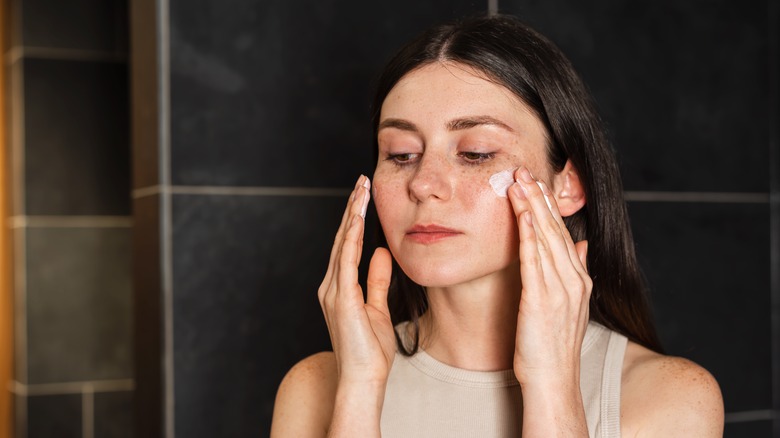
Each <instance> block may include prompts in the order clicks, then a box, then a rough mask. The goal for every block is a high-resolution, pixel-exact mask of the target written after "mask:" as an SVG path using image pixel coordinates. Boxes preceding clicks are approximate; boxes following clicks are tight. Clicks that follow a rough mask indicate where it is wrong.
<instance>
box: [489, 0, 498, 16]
mask: <svg viewBox="0 0 780 438" xmlns="http://www.w3.org/2000/svg"><path fill="white" fill-rule="evenodd" d="M487 11H488V16H493V15H496V14H498V0H488V7H487Z"/></svg>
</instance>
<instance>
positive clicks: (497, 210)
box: [466, 176, 519, 255]
mask: <svg viewBox="0 0 780 438" xmlns="http://www.w3.org/2000/svg"><path fill="white" fill-rule="evenodd" d="M488 178H489V177H488V176H485V178H483V180H482V181H480V182H479V183H478V184H474V185H473V186H472V187H473V190H471V191H470V192H469V193H467V194H466V196H467V200H466V204H468V205H469V206H470V207H469V209H470V210H471V214H470V215H469V216H470V217H471V220H472V221H473V223H472V226H474V228H475V229H478V230H479V232H480V234H481V235H482V237H484V239H485V240H484V242H485V243H486V244H487V246H490V247H492V248H493V250H498V251H499V252H501V253H507V254H509V255H513V254H515V253H516V247H517V244H518V241H519V240H518V231H517V222H516V219H515V215H514V211H513V209H512V204H511V203H510V202H509V199H508V198H505V197H500V196H498V195H497V194H496V193H495V191H494V190H493V188H492V187H491V186H490V183H489V182H488ZM488 242H489V243H488ZM499 248H500V249H499Z"/></svg>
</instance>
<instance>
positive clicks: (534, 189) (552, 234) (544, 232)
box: [518, 167, 581, 282]
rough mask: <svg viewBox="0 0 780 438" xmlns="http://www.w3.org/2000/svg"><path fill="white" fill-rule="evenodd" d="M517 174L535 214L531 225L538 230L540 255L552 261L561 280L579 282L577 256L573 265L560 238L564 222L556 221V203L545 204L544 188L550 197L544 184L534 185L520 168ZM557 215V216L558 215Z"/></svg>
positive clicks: (524, 169)
mask: <svg viewBox="0 0 780 438" xmlns="http://www.w3.org/2000/svg"><path fill="white" fill-rule="evenodd" d="M518 175H519V177H520V179H519V181H518V184H519V185H520V188H521V189H522V190H523V193H524V195H525V197H526V199H527V200H528V204H529V205H530V208H531V211H532V212H533V215H534V226H535V228H536V230H537V240H538V246H539V251H540V253H542V255H544V256H549V257H551V258H552V262H553V264H554V266H556V268H557V270H558V271H559V272H560V273H561V275H562V276H563V277H564V278H563V280H565V281H567V282H568V281H575V280H579V279H581V273H580V272H579V271H578V270H577V269H576V267H575V263H576V257H575V261H574V262H573V261H572V256H573V254H571V253H570V249H569V247H568V245H567V244H566V242H565V239H564V237H563V231H562V225H561V224H563V221H562V220H560V222H559V221H558V220H556V218H555V217H554V214H553V212H552V205H553V203H554V202H555V200H554V199H553V200H550V201H549V203H548V200H546V199H545V193H544V192H543V189H545V190H547V192H548V195H547V197H548V198H552V194H551V193H550V192H549V190H548V189H547V186H546V185H545V184H537V181H536V180H534V179H533V177H532V176H531V173H530V172H529V171H528V169H526V168H525V167H521V168H520V169H519V170H518ZM555 208H556V210H555V211H556V213H555V214H557V206H555ZM558 216H559V217H560V215H559V214H558ZM563 228H565V225H563Z"/></svg>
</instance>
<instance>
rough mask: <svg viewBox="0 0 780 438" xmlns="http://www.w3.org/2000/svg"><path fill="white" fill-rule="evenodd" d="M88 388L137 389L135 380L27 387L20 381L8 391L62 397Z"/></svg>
mask: <svg viewBox="0 0 780 438" xmlns="http://www.w3.org/2000/svg"><path fill="white" fill-rule="evenodd" d="M87 388H89V391H91V392H93V393H94V392H120V391H132V390H134V389H135V381H134V380H133V379H119V380H92V381H84V382H62V383H36V384H33V385H25V384H24V383H21V382H19V381H12V382H9V385H8V390H9V391H11V392H12V393H14V394H16V395H20V396H25V397H28V396H34V395H62V394H81V393H84V392H85V391H86V390H87Z"/></svg>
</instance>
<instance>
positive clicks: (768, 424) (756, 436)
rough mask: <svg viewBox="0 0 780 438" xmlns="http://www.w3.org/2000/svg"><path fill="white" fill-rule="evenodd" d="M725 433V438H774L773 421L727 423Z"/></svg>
mask: <svg viewBox="0 0 780 438" xmlns="http://www.w3.org/2000/svg"><path fill="white" fill-rule="evenodd" d="M723 432H724V433H723V437H724V438H767V437H771V436H772V420H763V421H748V422H744V423H726V428H725V430H724V431H723ZM775 436H777V435H775Z"/></svg>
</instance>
